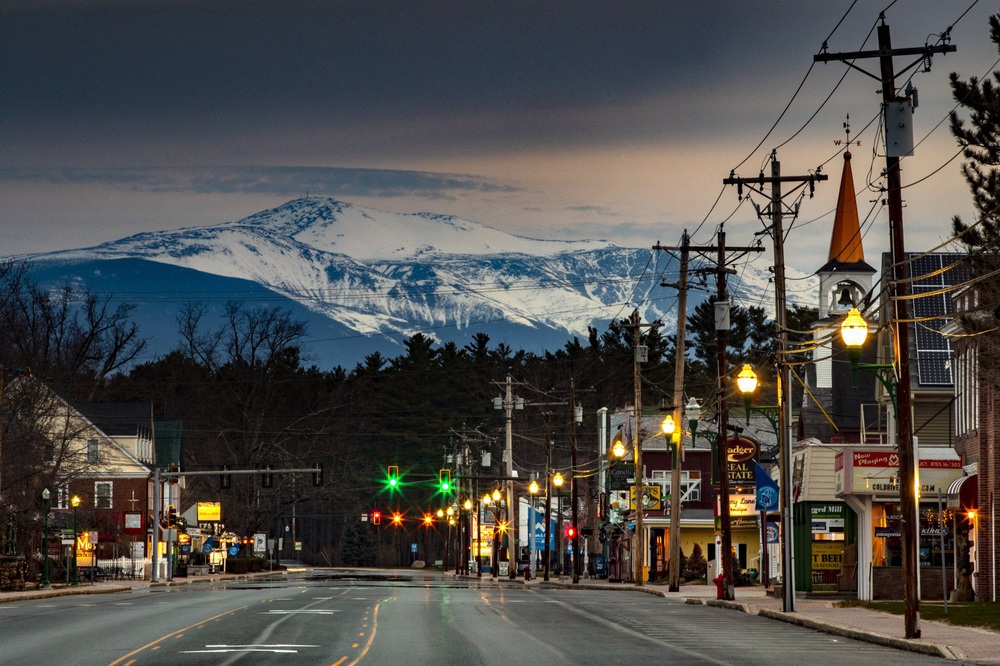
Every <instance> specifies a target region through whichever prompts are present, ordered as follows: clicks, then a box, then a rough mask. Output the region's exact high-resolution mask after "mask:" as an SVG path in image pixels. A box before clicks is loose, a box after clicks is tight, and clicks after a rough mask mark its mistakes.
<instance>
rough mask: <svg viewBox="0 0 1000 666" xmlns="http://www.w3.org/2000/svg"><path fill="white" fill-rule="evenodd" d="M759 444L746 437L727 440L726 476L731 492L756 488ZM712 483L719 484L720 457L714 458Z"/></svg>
mask: <svg viewBox="0 0 1000 666" xmlns="http://www.w3.org/2000/svg"><path fill="white" fill-rule="evenodd" d="M757 454H758V451H757V444H756V442H754V441H753V440H751V439H746V438H745V437H735V438H732V439H728V440H726V474H727V475H728V476H727V479H728V480H729V489H730V492H733V491H735V490H736V489H738V488H748V489H752V488H755V487H756V483H757V477H756V476H755V469H754V463H755V462H756V461H757ZM712 483H715V484H717V483H719V465H718V456H715V455H713V456H712Z"/></svg>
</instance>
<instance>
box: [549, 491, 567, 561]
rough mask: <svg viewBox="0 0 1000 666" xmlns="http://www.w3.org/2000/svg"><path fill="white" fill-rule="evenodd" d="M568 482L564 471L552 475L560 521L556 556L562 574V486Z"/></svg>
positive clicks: (557, 525) (557, 513)
mask: <svg viewBox="0 0 1000 666" xmlns="http://www.w3.org/2000/svg"><path fill="white" fill-rule="evenodd" d="M564 483H566V479H564V478H563V475H562V473H560V472H556V473H555V474H554V475H553V476H552V485H553V486H555V487H556V517H557V518H558V519H559V522H558V523H557V524H556V557H558V558H559V575H562V571H563V564H564V562H563V553H562V539H561V538H560V534H561V532H562V518H563V515H562V487H563V484H564Z"/></svg>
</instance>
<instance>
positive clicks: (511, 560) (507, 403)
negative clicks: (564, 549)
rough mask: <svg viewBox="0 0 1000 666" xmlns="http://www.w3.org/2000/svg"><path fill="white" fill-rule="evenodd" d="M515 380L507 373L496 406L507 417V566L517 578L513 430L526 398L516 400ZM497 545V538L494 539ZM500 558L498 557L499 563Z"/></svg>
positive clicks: (505, 454) (505, 446)
mask: <svg viewBox="0 0 1000 666" xmlns="http://www.w3.org/2000/svg"><path fill="white" fill-rule="evenodd" d="M513 384H514V382H513V380H512V379H511V377H510V375H507V381H506V382H505V383H504V385H505V391H504V397H503V400H502V401H501V404H499V405H498V404H497V400H496V399H495V400H494V407H496V408H497V409H500V408H501V407H502V408H503V410H504V416H505V418H506V426H507V427H506V440H505V444H504V458H505V461H504V462H505V475H506V476H507V481H506V482H505V483H504V487H505V491H506V495H507V566H508V567H509V569H510V570H509V572H508V574H509V577H510V578H517V555H518V553H517V519H518V516H517V506H516V504H515V501H516V500H517V498H516V493H515V490H514V482H513V480H512V479H513V478H514V451H513V448H514V447H513V444H514V430H513V419H514V417H513V410H514V409H524V399H522V398H518V399H517V400H516V401H515V399H514V389H513ZM494 545H495V540H494ZM499 561H500V559H499V557H498V558H497V562H498V563H499Z"/></svg>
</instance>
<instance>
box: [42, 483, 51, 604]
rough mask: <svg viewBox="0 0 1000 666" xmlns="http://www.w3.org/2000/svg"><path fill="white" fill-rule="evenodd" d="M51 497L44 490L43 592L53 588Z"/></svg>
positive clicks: (47, 491)
mask: <svg viewBox="0 0 1000 666" xmlns="http://www.w3.org/2000/svg"><path fill="white" fill-rule="evenodd" d="M51 496H52V495H51V493H49V489H48V488H43V489H42V501H43V502H45V544H44V546H43V548H44V551H43V557H44V558H45V564H44V566H43V570H44V572H45V573H44V574H43V576H42V589H43V590H47V589H48V588H50V587H52V583H50V582H49V497H51Z"/></svg>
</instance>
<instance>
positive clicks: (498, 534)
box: [490, 488, 504, 580]
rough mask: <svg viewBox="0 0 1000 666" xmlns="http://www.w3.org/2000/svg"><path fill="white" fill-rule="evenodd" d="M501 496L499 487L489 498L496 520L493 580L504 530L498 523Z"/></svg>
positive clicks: (498, 564)
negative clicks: (491, 501)
mask: <svg viewBox="0 0 1000 666" xmlns="http://www.w3.org/2000/svg"><path fill="white" fill-rule="evenodd" d="M502 497H503V494H502V493H501V492H500V489H499V488H494V489H493V495H492V497H491V499H492V500H493V507H494V508H493V519H494V520H495V521H496V527H495V528H494V530H493V566H492V567H490V569H491V572H492V574H493V579H494V580H496V577H497V575H498V569H500V544H502V543H503V532H504V530H503V526H502V525H501V524H500V498H502Z"/></svg>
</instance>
